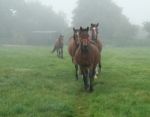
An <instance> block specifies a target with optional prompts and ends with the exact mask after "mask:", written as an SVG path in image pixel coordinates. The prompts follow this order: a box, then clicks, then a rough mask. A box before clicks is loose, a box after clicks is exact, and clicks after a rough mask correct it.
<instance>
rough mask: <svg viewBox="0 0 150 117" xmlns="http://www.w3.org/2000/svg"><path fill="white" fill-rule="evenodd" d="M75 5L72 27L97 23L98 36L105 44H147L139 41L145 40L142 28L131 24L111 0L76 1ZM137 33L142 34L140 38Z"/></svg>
mask: <svg viewBox="0 0 150 117" xmlns="http://www.w3.org/2000/svg"><path fill="white" fill-rule="evenodd" d="M77 4H78V5H77V8H76V9H75V10H74V12H73V13H74V17H73V19H74V20H73V25H75V26H80V25H85V26H87V25H89V24H90V23H96V22H99V23H100V27H99V29H100V31H99V34H100V37H101V38H102V39H103V41H104V42H105V44H108V45H117V46H118V45H120V46H123V45H134V44H135V45H138V43H139V45H140V43H141V42H142V41H143V42H145V43H146V42H147V40H142V39H139V38H146V36H145V35H144V34H143V33H145V31H144V30H143V27H140V26H137V25H133V24H131V23H130V22H129V20H128V19H127V17H126V16H125V15H123V14H122V9H121V8H120V7H118V6H117V5H116V4H115V3H114V2H112V0H78V3H77ZM146 26H148V24H147V23H145V25H144V28H146ZM141 30H142V31H141ZM147 31H148V30H147ZM139 33H142V34H140V37H139Z"/></svg>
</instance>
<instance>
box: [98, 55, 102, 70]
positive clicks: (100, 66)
mask: <svg viewBox="0 0 150 117" xmlns="http://www.w3.org/2000/svg"><path fill="white" fill-rule="evenodd" d="M101 68H102V65H101V56H100V60H99V71H100V72H101Z"/></svg>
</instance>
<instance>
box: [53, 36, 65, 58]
mask: <svg viewBox="0 0 150 117" xmlns="http://www.w3.org/2000/svg"><path fill="white" fill-rule="evenodd" d="M63 38H64V36H63V35H60V36H59V38H58V39H57V40H56V42H55V45H54V48H53V50H52V53H54V52H55V51H57V56H58V57H60V58H63Z"/></svg>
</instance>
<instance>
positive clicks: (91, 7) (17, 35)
mask: <svg viewBox="0 0 150 117" xmlns="http://www.w3.org/2000/svg"><path fill="white" fill-rule="evenodd" d="M73 15H74V16H73V22H72V26H75V27H76V28H77V27H79V26H88V25H90V24H91V23H97V22H99V24H100V25H99V35H100V37H101V38H102V40H103V42H104V43H105V45H115V46H123V45H125V46H127V45H128V46H132V45H142V46H143V45H150V22H145V23H143V26H138V25H133V24H131V23H130V22H129V20H128V18H127V17H126V16H125V15H123V14H122V9H121V8H120V7H118V6H117V5H116V4H114V3H113V2H112V0H78V3H77V7H76V8H75V10H74V11H73ZM72 32H73V31H72V27H68V24H67V21H66V19H65V15H64V14H63V13H59V14H57V13H55V12H54V11H53V10H52V8H51V7H50V6H44V5H41V3H39V2H35V1H34V2H25V1H24V0H0V43H1V44H2V43H4V44H7V43H8V44H9V43H10V44H38V45H39V44H40V45H50V44H53V41H54V40H55V39H56V38H57V37H58V36H59V34H63V35H64V37H65V38H64V39H65V41H66V42H67V40H68V38H69V37H70V36H71V35H72Z"/></svg>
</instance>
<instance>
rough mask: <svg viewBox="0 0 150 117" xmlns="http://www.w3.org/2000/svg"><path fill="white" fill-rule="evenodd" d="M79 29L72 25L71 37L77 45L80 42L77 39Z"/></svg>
mask: <svg viewBox="0 0 150 117" xmlns="http://www.w3.org/2000/svg"><path fill="white" fill-rule="evenodd" d="M79 31H80V30H79V29H75V28H74V27H73V32H74V34H73V39H74V41H75V43H76V45H77V46H78V45H79V43H80V41H79Z"/></svg>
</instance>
